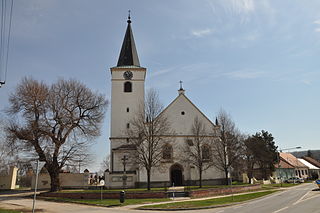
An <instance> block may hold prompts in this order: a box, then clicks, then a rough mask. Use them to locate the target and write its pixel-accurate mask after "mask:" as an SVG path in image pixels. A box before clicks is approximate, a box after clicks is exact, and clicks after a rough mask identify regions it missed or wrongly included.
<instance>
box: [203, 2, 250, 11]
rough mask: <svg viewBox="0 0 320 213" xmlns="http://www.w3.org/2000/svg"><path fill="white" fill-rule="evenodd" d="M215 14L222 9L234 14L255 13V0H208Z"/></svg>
mask: <svg viewBox="0 0 320 213" xmlns="http://www.w3.org/2000/svg"><path fill="white" fill-rule="evenodd" d="M207 2H208V3H209V5H210V7H211V9H212V11H213V12H214V13H215V12H217V11H218V10H219V7H222V8H223V9H224V10H225V11H227V12H230V13H232V14H248V13H251V12H253V11H255V4H254V0H218V1H217V0H207Z"/></svg>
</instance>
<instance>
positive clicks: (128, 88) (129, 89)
mask: <svg viewBox="0 0 320 213" xmlns="http://www.w3.org/2000/svg"><path fill="white" fill-rule="evenodd" d="M124 92H132V83H131V82H129V81H127V82H124Z"/></svg>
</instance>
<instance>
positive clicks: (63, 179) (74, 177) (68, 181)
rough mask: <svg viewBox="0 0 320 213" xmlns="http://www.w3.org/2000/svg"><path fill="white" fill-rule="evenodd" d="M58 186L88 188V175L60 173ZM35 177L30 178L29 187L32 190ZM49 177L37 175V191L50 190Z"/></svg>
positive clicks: (47, 175)
mask: <svg viewBox="0 0 320 213" xmlns="http://www.w3.org/2000/svg"><path fill="white" fill-rule="evenodd" d="M59 178H60V186H61V187H62V188H87V187H88V186H90V174H89V173H60V174H59ZM35 180H36V179H35V176H33V178H32V182H31V187H32V188H33V189H34V185H35ZM50 184H51V180H50V175H49V174H47V173H45V174H39V179H38V187H37V188H38V189H50Z"/></svg>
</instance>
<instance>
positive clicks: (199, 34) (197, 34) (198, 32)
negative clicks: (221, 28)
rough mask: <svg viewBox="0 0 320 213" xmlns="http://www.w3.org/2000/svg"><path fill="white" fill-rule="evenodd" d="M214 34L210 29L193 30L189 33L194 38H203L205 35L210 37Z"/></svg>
mask: <svg viewBox="0 0 320 213" xmlns="http://www.w3.org/2000/svg"><path fill="white" fill-rule="evenodd" d="M213 32H214V30H213V29H210V28H206V29H203V30H193V31H192V32H191V34H192V35H193V36H195V37H199V38H200V37H203V36H207V35H210V34H212V33H213Z"/></svg>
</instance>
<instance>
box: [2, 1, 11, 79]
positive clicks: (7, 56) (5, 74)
mask: <svg viewBox="0 0 320 213" xmlns="http://www.w3.org/2000/svg"><path fill="white" fill-rule="evenodd" d="M12 11H13V0H11V8H10V18H9V32H8V42H7V55H6V66H5V71H4V79H6V78H7V72H8V60H9V50H10V49H9V46H10V37H11V24H12Z"/></svg>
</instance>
